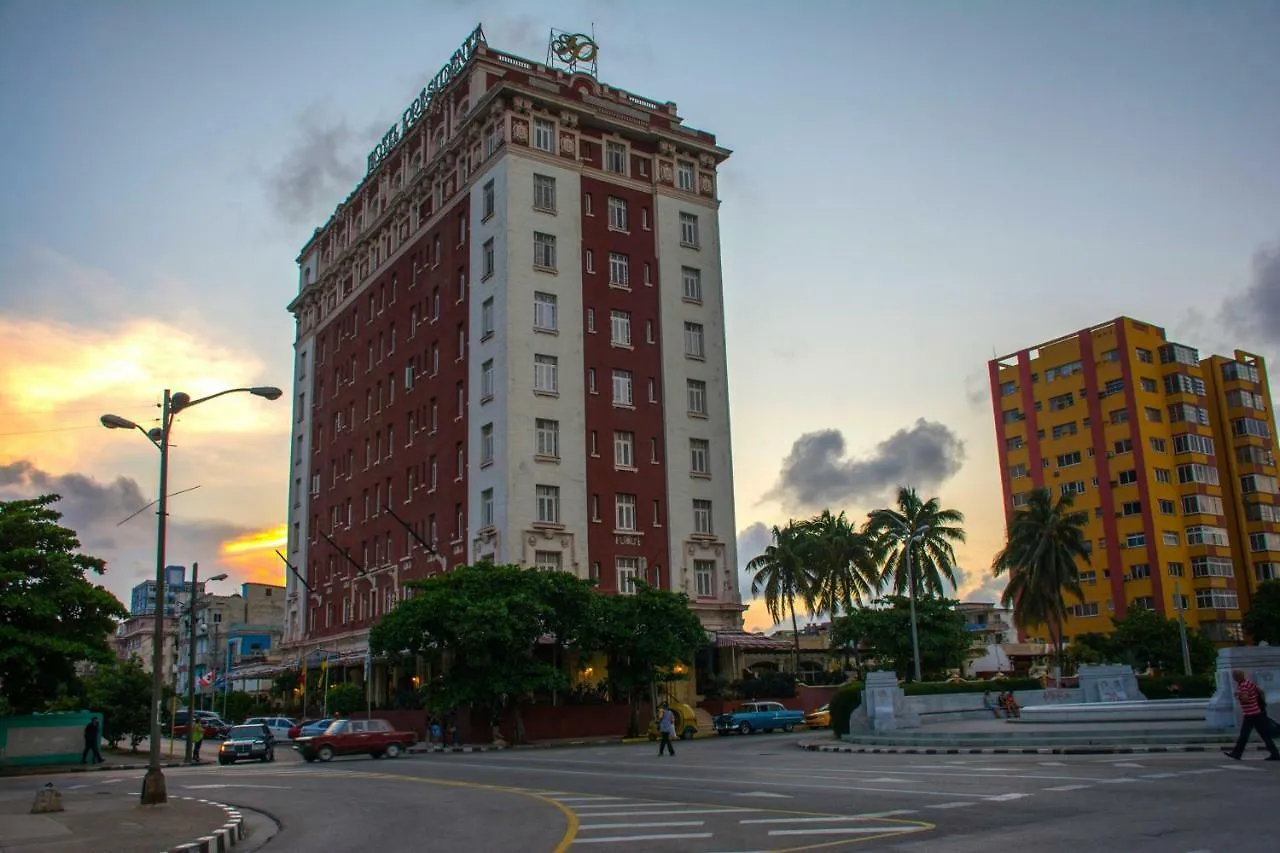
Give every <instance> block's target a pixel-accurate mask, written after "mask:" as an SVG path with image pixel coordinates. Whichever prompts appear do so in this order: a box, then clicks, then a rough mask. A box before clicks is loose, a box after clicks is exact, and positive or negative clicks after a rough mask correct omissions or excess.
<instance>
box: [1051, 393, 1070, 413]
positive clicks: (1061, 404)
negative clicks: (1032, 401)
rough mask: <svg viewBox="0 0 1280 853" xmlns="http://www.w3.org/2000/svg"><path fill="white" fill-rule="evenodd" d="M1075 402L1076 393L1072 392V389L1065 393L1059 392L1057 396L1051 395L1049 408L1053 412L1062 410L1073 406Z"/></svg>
mask: <svg viewBox="0 0 1280 853" xmlns="http://www.w3.org/2000/svg"><path fill="white" fill-rule="evenodd" d="M1075 402H1076V398H1075V395H1074V394H1072V393H1071V392H1070V391H1068V392H1067V393H1065V394H1059V395H1058V396H1056V397H1050V398H1049V410H1050V411H1053V412H1060V411H1062V410H1063V409H1069V408H1071V407H1072V406H1074V405H1075Z"/></svg>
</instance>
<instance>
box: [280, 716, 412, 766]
mask: <svg viewBox="0 0 1280 853" xmlns="http://www.w3.org/2000/svg"><path fill="white" fill-rule="evenodd" d="M417 740H418V735H417V734H416V733H414V732H401V731H396V729H395V728H394V727H393V726H392V725H391V724H390V723H388V722H387V721H386V720H334V721H333V722H332V723H331V724H330V725H329V728H327V729H325V732H324V734H321V735H315V736H314V737H300V738H298V739H297V740H295V741H294V743H293V746H294V748H295V749H296V750H298V752H299V753H301V755H302V758H303V760H304V761H315V760H316V759H319V760H321V761H332V760H333V757H334V756H335V755H371V756H373V757H374V758H381V757H382V756H384V755H385V756H386V757H387V758H397V757H398V756H399V755H400V753H402V752H404V750H405V749H406V748H407V747H409V746H412V745H413V744H414V743H416V742H417Z"/></svg>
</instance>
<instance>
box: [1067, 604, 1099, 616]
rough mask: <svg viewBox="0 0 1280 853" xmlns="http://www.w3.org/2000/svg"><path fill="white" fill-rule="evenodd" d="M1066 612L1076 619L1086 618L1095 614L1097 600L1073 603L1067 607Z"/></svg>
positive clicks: (1096, 612)
mask: <svg viewBox="0 0 1280 853" xmlns="http://www.w3.org/2000/svg"><path fill="white" fill-rule="evenodd" d="M1067 613H1069V614H1070V615H1071V616H1073V617H1075V618H1077V619H1081V618H1087V617H1089V616H1097V615H1098V602H1096V601H1089V602H1085V603H1084V604H1073V605H1071V606H1070V607H1068V608H1067Z"/></svg>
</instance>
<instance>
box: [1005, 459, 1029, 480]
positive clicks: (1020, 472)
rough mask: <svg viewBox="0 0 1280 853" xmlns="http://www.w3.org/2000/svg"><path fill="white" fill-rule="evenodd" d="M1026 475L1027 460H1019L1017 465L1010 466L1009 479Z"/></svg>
mask: <svg viewBox="0 0 1280 853" xmlns="http://www.w3.org/2000/svg"><path fill="white" fill-rule="evenodd" d="M1025 476H1027V464H1026V463H1025V462H1019V463H1018V464H1017V465H1013V466H1010V468H1009V479H1011V480H1018V479H1021V478H1022V477H1025Z"/></svg>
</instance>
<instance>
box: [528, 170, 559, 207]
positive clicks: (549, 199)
mask: <svg viewBox="0 0 1280 853" xmlns="http://www.w3.org/2000/svg"><path fill="white" fill-rule="evenodd" d="M533 206H534V208H535V209H537V210H545V211H547V212H549V213H555V211H556V179H555V178H553V177H551V176H550V175H534V176H533Z"/></svg>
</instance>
